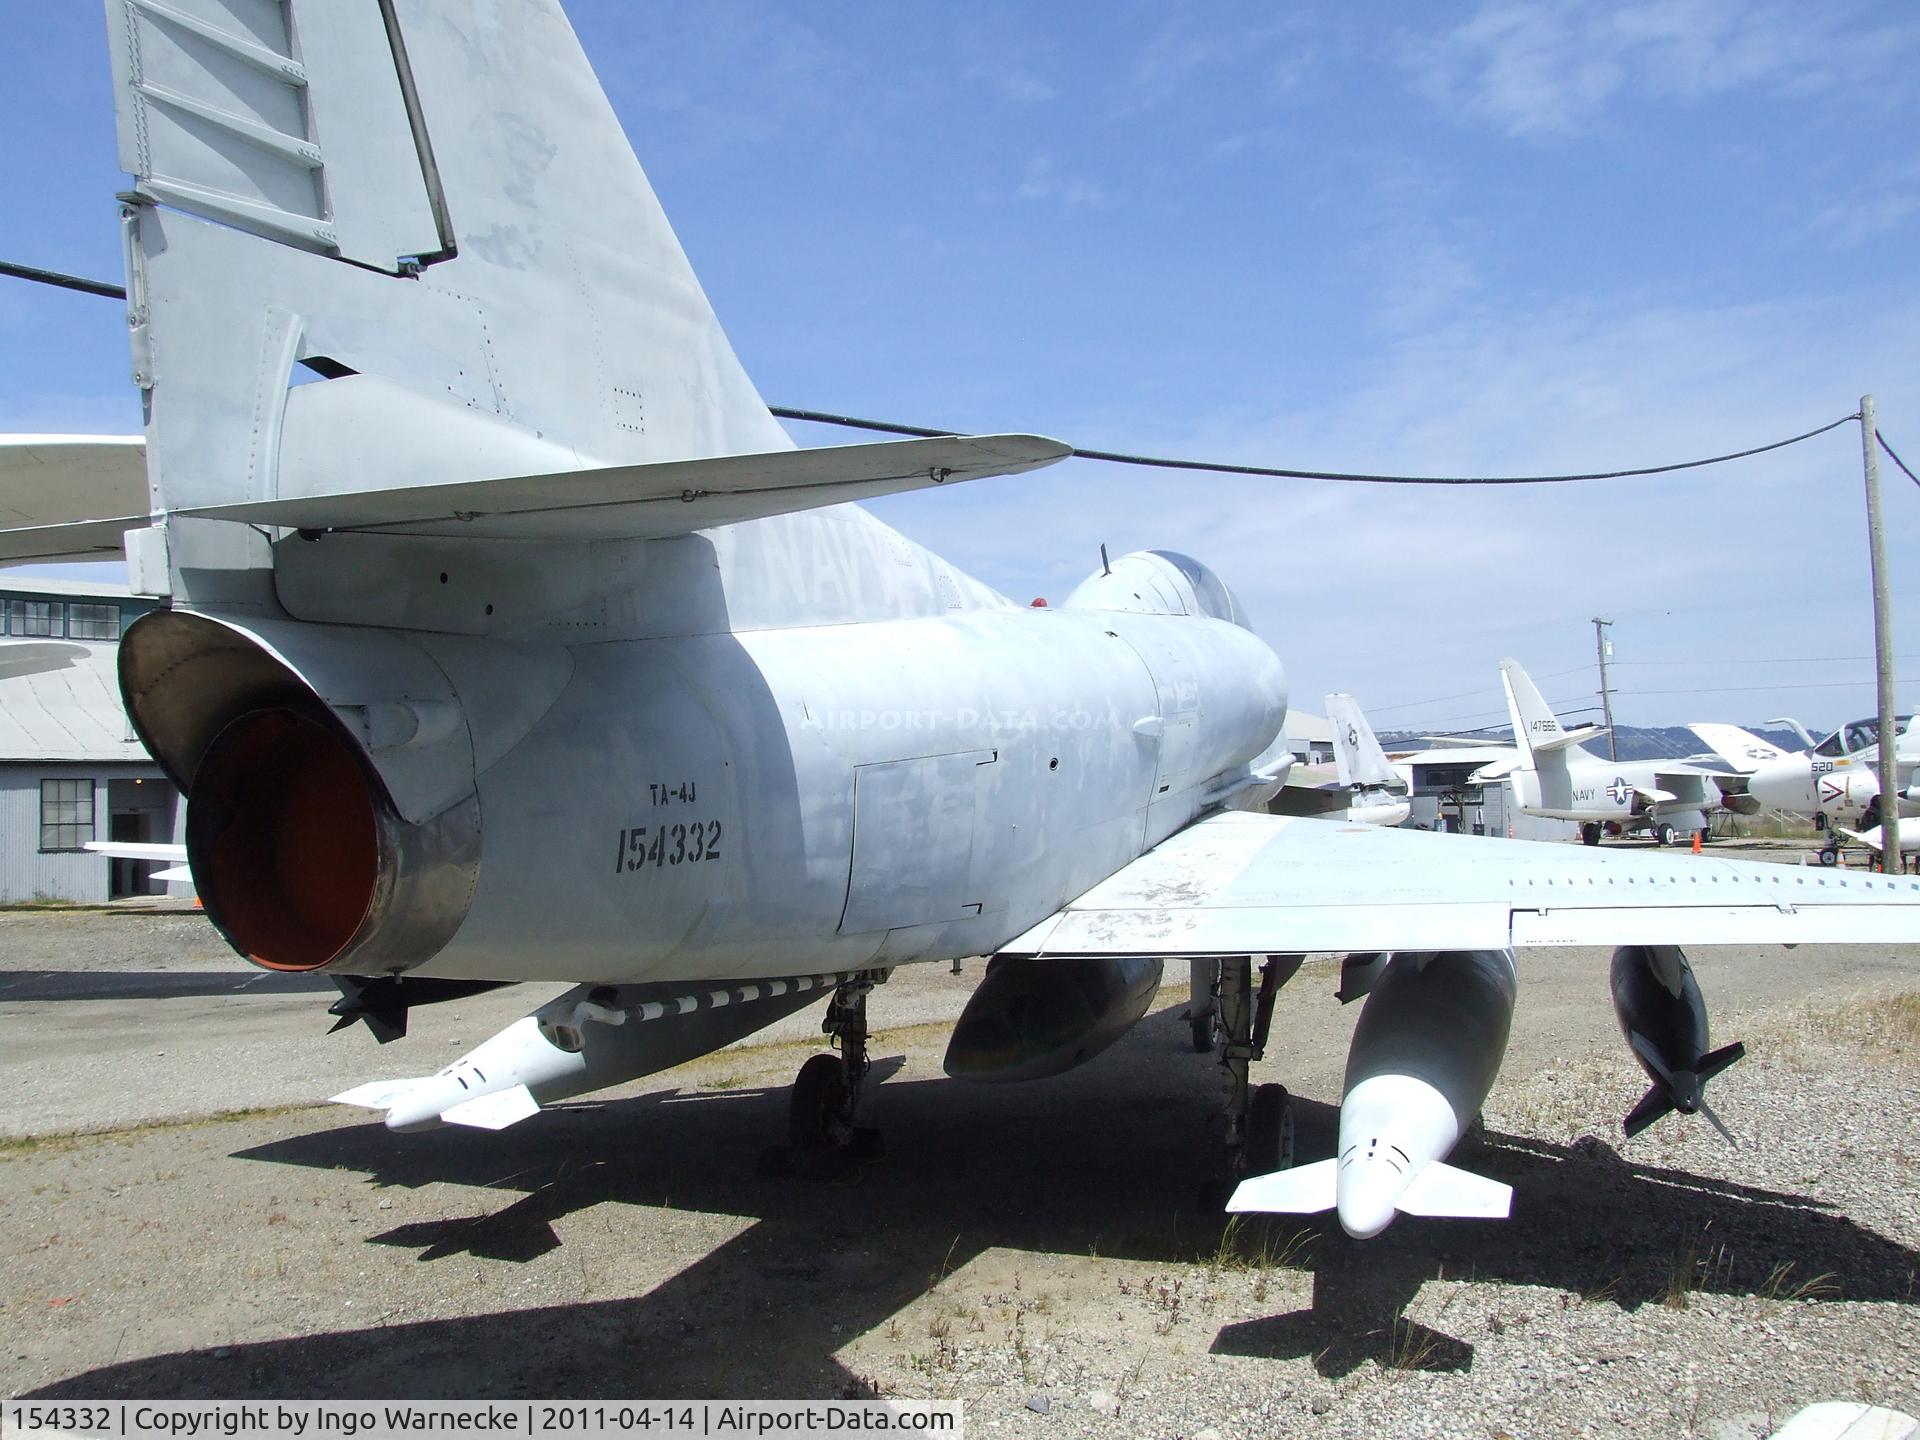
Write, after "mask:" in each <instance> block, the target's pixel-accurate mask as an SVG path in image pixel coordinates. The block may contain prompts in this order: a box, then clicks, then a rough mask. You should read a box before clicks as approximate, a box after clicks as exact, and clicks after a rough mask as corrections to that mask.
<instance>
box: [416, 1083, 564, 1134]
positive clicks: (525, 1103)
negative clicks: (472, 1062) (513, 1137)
mask: <svg viewBox="0 0 1920 1440" xmlns="http://www.w3.org/2000/svg"><path fill="white" fill-rule="evenodd" d="M539 1113H540V1102H539V1101H538V1100H536V1099H534V1098H533V1092H532V1091H531V1090H529V1089H527V1087H526V1086H524V1085H516V1086H514V1087H513V1088H512V1089H511V1090H496V1091H494V1092H493V1093H492V1094H491V1095H482V1096H480V1097H479V1098H478V1099H474V1100H468V1101H465V1102H463V1103H461V1104H459V1105H455V1106H454V1107H453V1108H452V1109H450V1110H443V1111H441V1112H440V1118H441V1119H442V1120H445V1121H446V1122H447V1123H448V1124H450V1125H471V1126H472V1127H473V1128H474V1129H476V1130H504V1129H506V1128H507V1127H508V1126H509V1125H516V1124H518V1123H519V1122H520V1121H522V1120H524V1119H526V1118H527V1117H528V1116H529V1115H538V1114H539Z"/></svg>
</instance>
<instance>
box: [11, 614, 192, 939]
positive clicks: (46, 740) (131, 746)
mask: <svg viewBox="0 0 1920 1440" xmlns="http://www.w3.org/2000/svg"><path fill="white" fill-rule="evenodd" d="M160 603H161V602H158V601H155V600H150V599H145V598H142V597H139V596H135V595H133V594H131V593H130V592H128V591H127V590H126V589H125V588H123V587H115V586H111V585H97V584H77V583H74V582H71V581H62V580H47V579H37V578H31V579H30V578H21V579H11V578H0V903H17V902H20V901H29V900H72V901H79V902H85V903H98V902H101V901H105V900H110V899H118V898H121V897H123V896H129V895H145V894H161V895H164V894H166V893H168V889H169V887H168V886H167V885H166V884H164V883H162V882H156V881H153V880H151V879H150V878H149V877H150V876H151V875H152V873H153V872H154V871H156V870H158V869H160V868H162V867H161V866H160V865H158V864H153V863H148V862H142V861H136V860H109V859H108V858H107V857H106V856H104V855H96V854H93V853H92V852H90V851H88V850H87V849H85V848H84V847H85V845H86V843H87V842H88V841H89V840H117V841H122V842H126V841H136V842H148V843H163V844H164V843H171V844H183V843H185V839H186V829H185V826H186V807H185V806H184V805H183V804H182V803H181V801H180V793H179V791H178V790H176V789H175V788H174V786H173V783H172V782H171V781H170V780H168V779H167V777H166V776H165V774H163V773H162V772H161V769H160V767H159V766H158V765H156V764H154V762H153V760H152V759H151V758H150V757H149V756H148V755H147V752H146V750H145V749H144V748H142V746H141V744H140V741H139V739H138V738H137V737H136V736H135V734H134V731H133V725H132V723H131V722H130V721H129V720H128V719H127V714H126V711H125V710H124V709H123V708H122V707H121V704H120V685H119V680H118V677H117V674H116V671H115V658H114V657H115V649H116V646H117V645H118V643H119V640H120V635H121V632H122V631H124V630H125V629H126V627H127V626H128V625H131V624H132V623H133V622H134V621H135V620H136V619H138V618H139V617H140V616H141V615H143V614H145V613H146V612H147V611H149V610H153V609H156V608H158V607H159V605H160ZM174 888H175V889H176V891H177V893H180V894H191V893H192V889H191V887H190V886H180V887H174Z"/></svg>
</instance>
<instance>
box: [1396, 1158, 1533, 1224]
mask: <svg viewBox="0 0 1920 1440" xmlns="http://www.w3.org/2000/svg"><path fill="white" fill-rule="evenodd" d="M1512 1209H1513V1187H1512V1186H1511V1185H1502V1184H1501V1183H1500V1182H1499V1181H1498V1180H1489V1179H1487V1177H1486V1176H1484V1175H1475V1174H1474V1173H1473V1172H1472V1171H1470V1170H1462V1169H1460V1168H1459V1167H1457V1166H1454V1165H1448V1164H1446V1163H1445V1162H1444V1161H1440V1160H1435V1161H1432V1162H1431V1163H1429V1164H1428V1165H1427V1166H1426V1167H1425V1168H1424V1169H1422V1170H1421V1171H1420V1173H1419V1174H1418V1175H1416V1176H1414V1177H1413V1183H1412V1184H1411V1185H1409V1186H1407V1188H1406V1189H1405V1190H1404V1191H1402V1192H1401V1194H1400V1200H1399V1210H1400V1212H1401V1213H1402V1214H1403V1215H1421V1216H1428V1217H1433V1218H1445V1219H1453V1220H1504V1219H1506V1218H1507V1216H1508V1214H1509V1213H1510V1212H1511V1211H1512Z"/></svg>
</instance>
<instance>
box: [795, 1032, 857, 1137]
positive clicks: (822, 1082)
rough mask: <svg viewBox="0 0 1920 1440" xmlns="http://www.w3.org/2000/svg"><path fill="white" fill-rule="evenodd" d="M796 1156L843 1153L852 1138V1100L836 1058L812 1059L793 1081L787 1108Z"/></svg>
mask: <svg viewBox="0 0 1920 1440" xmlns="http://www.w3.org/2000/svg"><path fill="white" fill-rule="evenodd" d="M789 1117H790V1119H791V1122H792V1129H793V1149H794V1153H795V1154H796V1155H820V1154H823V1153H825V1152H827V1151H832V1150H841V1149H844V1148H845V1147H846V1145H847V1143H848V1142H849V1141H850V1140H851V1139H852V1138H853V1096H852V1093H851V1091H850V1090H849V1089H848V1086H847V1067H846V1065H845V1064H843V1063H842V1062H841V1059H840V1057H839V1056H838V1055H824V1054H823V1055H814V1056H812V1057H810V1058H809V1059H808V1060H807V1063H806V1064H804V1065H802V1066H801V1067H800V1073H799V1074H798V1075H796V1076H795V1077H794V1080H793V1096H792V1099H791V1101H790V1105H789Z"/></svg>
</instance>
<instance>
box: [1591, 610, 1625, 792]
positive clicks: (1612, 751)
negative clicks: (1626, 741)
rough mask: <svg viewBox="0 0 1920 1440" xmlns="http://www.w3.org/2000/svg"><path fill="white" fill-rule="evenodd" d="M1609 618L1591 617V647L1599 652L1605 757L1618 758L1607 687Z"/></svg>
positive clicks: (1611, 694) (1618, 752) (1611, 700)
mask: <svg viewBox="0 0 1920 1440" xmlns="http://www.w3.org/2000/svg"><path fill="white" fill-rule="evenodd" d="M1611 624H1613V622H1612V621H1611V620H1602V619H1601V618H1600V617H1599V616H1598V615H1596V616H1594V617H1593V648H1594V649H1595V650H1597V651H1598V652H1599V653H1600V713H1601V714H1602V715H1604V716H1605V717H1606V721H1607V758H1608V759H1609V760H1618V759H1619V758H1620V747H1619V746H1618V745H1617V744H1615V743H1614V739H1613V693H1612V692H1611V691H1610V690H1608V689H1607V627H1608V626H1609V625H1611Z"/></svg>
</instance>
